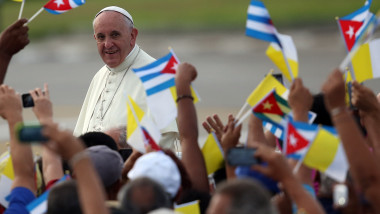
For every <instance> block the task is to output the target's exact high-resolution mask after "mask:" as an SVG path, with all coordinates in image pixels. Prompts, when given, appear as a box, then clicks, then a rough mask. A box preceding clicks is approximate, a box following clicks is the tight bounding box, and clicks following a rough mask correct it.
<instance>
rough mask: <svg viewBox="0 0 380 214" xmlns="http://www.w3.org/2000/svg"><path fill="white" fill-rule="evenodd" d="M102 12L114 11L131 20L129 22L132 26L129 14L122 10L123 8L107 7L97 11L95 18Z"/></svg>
mask: <svg viewBox="0 0 380 214" xmlns="http://www.w3.org/2000/svg"><path fill="white" fill-rule="evenodd" d="M104 11H115V12H118V13H121V14H123V15H124V16H125V17H127V18H128V19H129V20H131V22H132V24H133V19H132V16H131V14H129V13H128V11H126V10H124V9H123V8H121V7H117V6H109V7H105V8H103V9H102V10H101V11H99V12H98V13H97V14H96V15H95V18H96V17H97V16H99V14H101V13H103V12H104Z"/></svg>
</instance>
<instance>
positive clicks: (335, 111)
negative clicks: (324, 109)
mask: <svg viewBox="0 0 380 214" xmlns="http://www.w3.org/2000/svg"><path fill="white" fill-rule="evenodd" d="M346 110H347V107H346V106H339V107H336V108H333V109H331V111H330V115H331V117H335V116H337V115H338V114H340V113H342V112H345V111H346Z"/></svg>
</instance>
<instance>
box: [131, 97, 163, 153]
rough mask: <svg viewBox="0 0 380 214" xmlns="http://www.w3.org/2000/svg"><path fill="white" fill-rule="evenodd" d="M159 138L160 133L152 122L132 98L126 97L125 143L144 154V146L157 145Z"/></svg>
mask: <svg viewBox="0 0 380 214" xmlns="http://www.w3.org/2000/svg"><path fill="white" fill-rule="evenodd" d="M160 138H161V133H160V131H159V130H158V128H157V127H156V126H155V125H154V123H153V121H152V120H151V119H150V118H149V117H148V116H147V115H146V114H145V112H144V111H143V110H142V109H141V108H140V107H139V106H138V105H137V103H136V102H135V101H134V100H133V99H132V97H130V96H128V101H127V143H128V144H129V145H131V146H132V147H133V148H134V149H137V150H138V151H139V152H141V153H145V152H146V151H145V145H147V144H150V145H152V144H153V143H155V144H158V142H159V140H160ZM152 141H154V142H152ZM152 147H154V146H152Z"/></svg>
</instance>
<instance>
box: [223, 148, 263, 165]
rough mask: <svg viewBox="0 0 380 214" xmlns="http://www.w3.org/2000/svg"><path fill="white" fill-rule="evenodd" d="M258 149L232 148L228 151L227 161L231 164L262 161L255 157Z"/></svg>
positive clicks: (249, 163)
mask: <svg viewBox="0 0 380 214" xmlns="http://www.w3.org/2000/svg"><path fill="white" fill-rule="evenodd" d="M255 152H256V149H254V148H244V147H238V148H232V149H230V150H228V152H227V162H228V164H229V165H231V166H250V165H254V164H258V163H260V161H259V160H258V159H256V158H255V157H254V154H255Z"/></svg>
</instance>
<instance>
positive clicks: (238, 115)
mask: <svg viewBox="0 0 380 214" xmlns="http://www.w3.org/2000/svg"><path fill="white" fill-rule="evenodd" d="M247 106H248V103H247V102H245V103H244V105H243V107H241V109H240V111H239V113H238V114H237V115H236V117H235V120H239V118H240V116H241V114H242V113H243V111H244V109H246V108H247Z"/></svg>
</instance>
